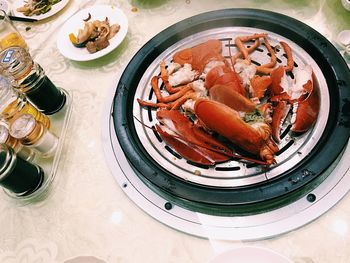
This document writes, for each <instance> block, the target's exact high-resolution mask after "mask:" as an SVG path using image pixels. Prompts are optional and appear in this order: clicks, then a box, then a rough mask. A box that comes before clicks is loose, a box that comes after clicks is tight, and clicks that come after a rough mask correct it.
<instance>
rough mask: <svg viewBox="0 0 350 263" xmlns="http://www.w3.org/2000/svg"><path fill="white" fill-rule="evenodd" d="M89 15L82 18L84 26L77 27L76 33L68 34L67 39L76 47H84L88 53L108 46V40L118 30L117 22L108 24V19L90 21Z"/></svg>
mask: <svg viewBox="0 0 350 263" xmlns="http://www.w3.org/2000/svg"><path fill="white" fill-rule="evenodd" d="M90 19H91V15H90V14H89V15H88V17H87V19H85V20H84V22H85V24H84V28H83V29H79V31H78V35H77V36H75V35H74V33H70V34H69V40H70V41H71V43H72V44H73V45H74V46H75V47H78V48H84V47H86V49H87V50H88V51H89V53H95V52H97V51H99V50H102V49H104V48H106V47H108V46H109V40H110V39H111V38H113V37H114V36H115V35H116V34H117V33H118V32H119V30H120V25H119V24H113V25H110V22H109V19H108V18H107V17H106V18H105V20H103V21H101V20H94V21H90Z"/></svg>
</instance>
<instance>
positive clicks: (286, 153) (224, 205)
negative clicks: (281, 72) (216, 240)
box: [112, 9, 350, 216]
mask: <svg viewBox="0 0 350 263" xmlns="http://www.w3.org/2000/svg"><path fill="white" fill-rule="evenodd" d="M260 32H266V33H268V35H269V39H270V41H271V44H272V45H274V46H277V43H278V42H280V41H285V42H287V43H288V44H289V45H290V46H291V48H292V50H293V55H294V58H295V65H296V67H298V66H299V67H301V66H303V65H307V64H309V65H311V66H312V68H313V71H314V74H315V76H316V79H317V85H318V87H319V90H320V101H321V104H320V107H321V108H320V114H319V117H318V120H317V122H316V124H315V125H314V127H313V128H312V129H311V130H310V131H308V132H307V133H304V134H302V135H299V136H295V135H294V134H292V133H288V132H287V133H286V134H285V135H284V136H283V140H282V142H281V143H280V151H279V152H278V154H277V156H276V161H277V163H276V164H274V165H271V166H270V167H268V168H266V167H263V166H259V165H258V166H257V165H249V164H246V163H242V162H238V161H234V160H232V161H229V162H226V163H224V164H218V165H215V166H210V167H208V166H202V165H197V164H193V163H191V162H188V161H186V160H185V159H183V158H179V156H177V155H176V153H175V154H174V151H172V150H171V149H170V150H169V147H167V145H165V143H164V142H162V141H161V140H159V138H158V137H157V135H156V134H155V133H154V132H153V131H152V130H150V129H148V128H146V126H152V125H154V122H155V119H156V118H155V112H154V111H151V110H150V109H144V108H141V107H140V106H139V105H138V103H137V101H136V99H137V98H141V99H149V100H152V99H153V100H154V98H152V92H151V91H150V90H151V88H150V84H149V83H150V80H151V77H152V76H154V75H158V74H159V62H160V61H161V60H164V61H166V62H170V61H171V58H172V55H173V54H174V53H175V52H176V51H178V50H181V49H183V48H186V47H191V46H194V45H196V44H199V43H202V42H204V41H206V40H208V39H213V38H214V39H219V40H220V41H221V43H222V46H223V52H228V53H230V52H231V51H232V50H230V49H235V46H234V45H232V44H231V43H232V42H234V41H233V40H234V38H235V37H236V36H238V35H249V34H252V33H260ZM224 55H225V54H224ZM267 56H268V52H267V51H266V50H264V48H262V51H261V52H260V53H259V54H258V55H257V57H254V58H253V59H254V60H255V61H257V62H261V63H263V61H264V60H266V57H267ZM277 57H278V60H279V61H280V62H279V63H281V64H283V63H285V61H286V58H285V54H284V53H283V50H280V51H277ZM349 83H350V74H349V69H348V67H347V65H346V63H345V61H344V60H343V59H342V57H341V56H340V54H339V52H338V51H337V50H336V49H335V48H334V47H333V46H332V44H331V43H330V42H328V41H327V39H325V38H324V37H323V36H322V35H321V34H319V33H318V32H316V31H315V30H313V29H312V28H310V27H308V26H307V25H305V24H303V23H301V22H299V21H297V20H295V19H292V18H290V17H287V16H284V15H281V14H276V13H272V12H268V11H262V10H253V9H228V10H220V11H214V12H209V13H205V14H201V15H198V16H194V17H191V18H188V19H186V20H184V21H182V22H179V23H177V24H175V25H174V26H171V27H169V28H168V29H166V30H164V31H162V32H161V33H159V34H158V35H157V36H155V37H154V38H152V39H151V40H150V41H149V42H148V43H147V44H146V45H144V46H143V47H142V48H141V49H140V51H139V52H138V53H137V54H136V55H135V56H134V58H133V59H132V60H131V61H130V63H129V65H128V66H127V68H126V69H125V71H124V73H123V75H122V77H121V78H120V81H119V83H118V87H117V89H116V93H115V98H114V101H113V114H112V116H113V124H114V129H115V133H116V137H117V139H118V144H120V147H121V149H122V151H123V153H124V154H125V157H126V159H127V161H128V163H129V164H130V165H131V167H132V169H133V171H134V172H135V175H136V176H138V178H139V179H140V180H141V181H142V182H144V183H145V185H147V186H148V187H149V188H150V189H152V191H154V192H156V193H157V194H159V195H160V196H162V197H164V198H165V199H167V200H169V201H170V202H171V203H173V204H177V205H178V206H181V207H184V208H186V209H189V210H191V211H196V212H202V213H204V214H212V215H226V216H234V215H250V214H259V213H264V212H267V211H272V210H275V209H278V208H280V207H283V206H286V205H288V204H291V203H292V202H294V201H296V200H298V199H300V198H301V197H303V196H305V195H307V194H308V193H310V192H311V191H312V190H314V189H316V188H317V187H318V186H319V185H320V184H321V183H322V182H324V181H325V180H326V178H327V177H328V176H330V175H331V173H325V171H326V170H327V169H329V167H330V166H331V164H333V163H334V162H335V160H336V159H337V158H338V157H339V155H340V154H341V152H342V150H343V149H344V147H345V145H346V143H347V141H348V138H349V131H350V129H349V128H350V120H349V118H350V90H349V88H348V87H349ZM135 117H136V118H135ZM136 119H138V120H140V121H141V123H140V122H139V121H137V120H136ZM309 198H311V199H313V198H314V196H310V197H309Z"/></svg>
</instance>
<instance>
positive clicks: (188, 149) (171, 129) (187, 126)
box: [155, 109, 232, 165]
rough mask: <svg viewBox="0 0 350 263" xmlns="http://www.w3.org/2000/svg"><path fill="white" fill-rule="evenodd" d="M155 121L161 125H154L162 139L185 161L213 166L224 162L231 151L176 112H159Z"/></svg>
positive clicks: (228, 157)
mask: <svg viewBox="0 0 350 263" xmlns="http://www.w3.org/2000/svg"><path fill="white" fill-rule="evenodd" d="M157 119H158V120H159V122H160V123H162V124H163V125H162V126H160V125H156V126H155V127H156V130H157V132H158V133H159V135H160V136H161V137H162V139H163V140H164V141H165V142H166V143H167V144H168V145H170V146H171V147H172V148H173V149H175V151H176V152H177V153H178V154H180V155H181V156H183V157H184V158H185V159H187V160H190V161H192V162H194V163H199V164H204V165H214V164H215V163H220V162H225V161H227V160H229V159H230V156H232V151H231V150H229V149H228V148H227V147H226V146H224V145H223V144H221V143H220V142H219V141H217V140H215V139H214V138H212V137H211V136H210V135H209V134H207V133H205V132H204V131H203V130H200V128H199V127H197V126H195V125H193V123H192V122H191V121H190V120H189V119H188V118H186V117H185V116H184V115H182V114H181V113H180V112H179V111H177V110H164V109H162V110H159V111H158V112H157Z"/></svg>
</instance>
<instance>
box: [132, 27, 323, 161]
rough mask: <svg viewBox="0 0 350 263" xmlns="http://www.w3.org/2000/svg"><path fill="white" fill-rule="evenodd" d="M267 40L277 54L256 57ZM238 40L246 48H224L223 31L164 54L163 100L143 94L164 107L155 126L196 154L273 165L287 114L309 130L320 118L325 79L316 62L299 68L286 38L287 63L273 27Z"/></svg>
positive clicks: (295, 128)
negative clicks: (259, 60)
mask: <svg viewBox="0 0 350 263" xmlns="http://www.w3.org/2000/svg"><path fill="white" fill-rule="evenodd" d="M246 42H250V45H247V46H246V45H245V43H246ZM252 42H253V44H251V43H252ZM262 44H263V45H264V46H265V48H266V50H267V51H268V52H269V54H270V55H269V56H270V61H269V62H267V63H265V64H262V65H261V64H259V65H256V64H253V63H252V59H251V56H250V54H252V53H253V52H254V51H255V49H256V48H258V47H259V46H260V45H262ZM235 45H236V47H237V49H238V52H237V53H235V54H232V55H230V57H229V58H227V57H224V56H223V55H222V43H221V41H220V40H217V39H211V40H208V41H206V42H203V43H200V44H198V45H196V46H193V47H190V48H185V49H182V50H180V51H177V52H176V53H175V54H174V55H173V57H172V62H171V63H170V64H169V65H166V63H165V62H164V61H161V63H160V75H159V76H153V78H152V80H151V87H152V89H153V92H154V94H155V96H156V98H157V101H156V102H152V101H144V100H141V99H138V102H139V104H140V105H141V106H142V107H151V108H153V109H156V110H157V114H156V117H157V120H158V122H159V124H156V125H155V131H156V132H158V134H159V135H160V137H161V138H162V139H163V140H164V142H165V143H166V144H167V145H169V146H170V147H172V148H173V149H174V150H175V151H176V152H177V153H178V154H180V155H181V156H182V157H184V158H186V159H187V160H189V161H191V162H194V163H199V164H204V165H215V164H216V163H220V162H224V161H225V160H229V159H232V158H234V159H240V160H245V161H251V162H255V163H258V164H264V165H271V164H274V163H275V155H276V153H278V151H279V147H278V143H279V142H280V134H281V126H282V124H283V123H284V122H285V121H286V118H287V115H291V117H290V118H288V122H290V127H291V128H290V130H291V131H292V132H295V133H303V132H306V131H307V130H309V129H310V128H311V127H312V126H313V125H314V123H315V122H316V120H317V116H318V111H319V108H320V95H319V88H318V85H317V80H316V78H315V76H314V74H313V70H312V68H311V66H310V65H305V66H301V65H300V66H299V67H298V68H296V69H294V59H293V54H292V50H291V48H290V47H289V45H288V44H287V43H285V42H280V47H281V48H282V49H283V51H284V53H285V57H286V58H287V60H286V63H285V65H284V64H283V63H281V60H279V59H278V58H277V56H276V54H275V50H274V47H272V46H271V45H270V43H269V37H268V34H266V33H259V34H253V35H250V36H238V37H236V38H235ZM293 70H294V71H293ZM291 71H293V73H294V77H293V78H292V79H289V78H287V75H286V74H287V73H288V72H291ZM161 85H163V87H164V89H165V91H166V92H165V91H161V88H160V87H161ZM166 93H167V94H166ZM190 120H191V121H190ZM193 120H194V123H193V122H192V121H193ZM203 134H205V136H204V135H203ZM213 134H217V135H219V138H224V140H221V139H220V140H217V139H216V138H214V137H213V136H212V135H213ZM208 138H211V140H209V139H208ZM227 141H229V142H230V144H233V145H234V150H233V148H232V146H231V147H228V146H227V144H226V142H227ZM236 150H239V151H240V152H243V155H239V154H237V153H236Z"/></svg>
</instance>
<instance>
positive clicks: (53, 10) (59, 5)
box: [12, 0, 69, 20]
mask: <svg viewBox="0 0 350 263" xmlns="http://www.w3.org/2000/svg"><path fill="white" fill-rule="evenodd" d="M26 2H27V0H15V1H14V3H13V4H12V7H13V8H12V9H13V10H12V14H13V15H14V16H18V17H26V18H28V17H30V18H34V19H37V20H43V19H46V18H49V17H50V16H53V15H54V14H56V13H58V12H59V11H61V10H62V9H63V8H64V7H65V6H66V5H67V4H68V2H69V0H61V2H58V3H57V4H54V5H53V6H52V7H51V10H50V11H49V12H47V13H45V14H41V15H33V16H25V15H24V14H23V13H21V12H18V11H16V9H17V8H19V7H21V6H24V4H25V3H26Z"/></svg>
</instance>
